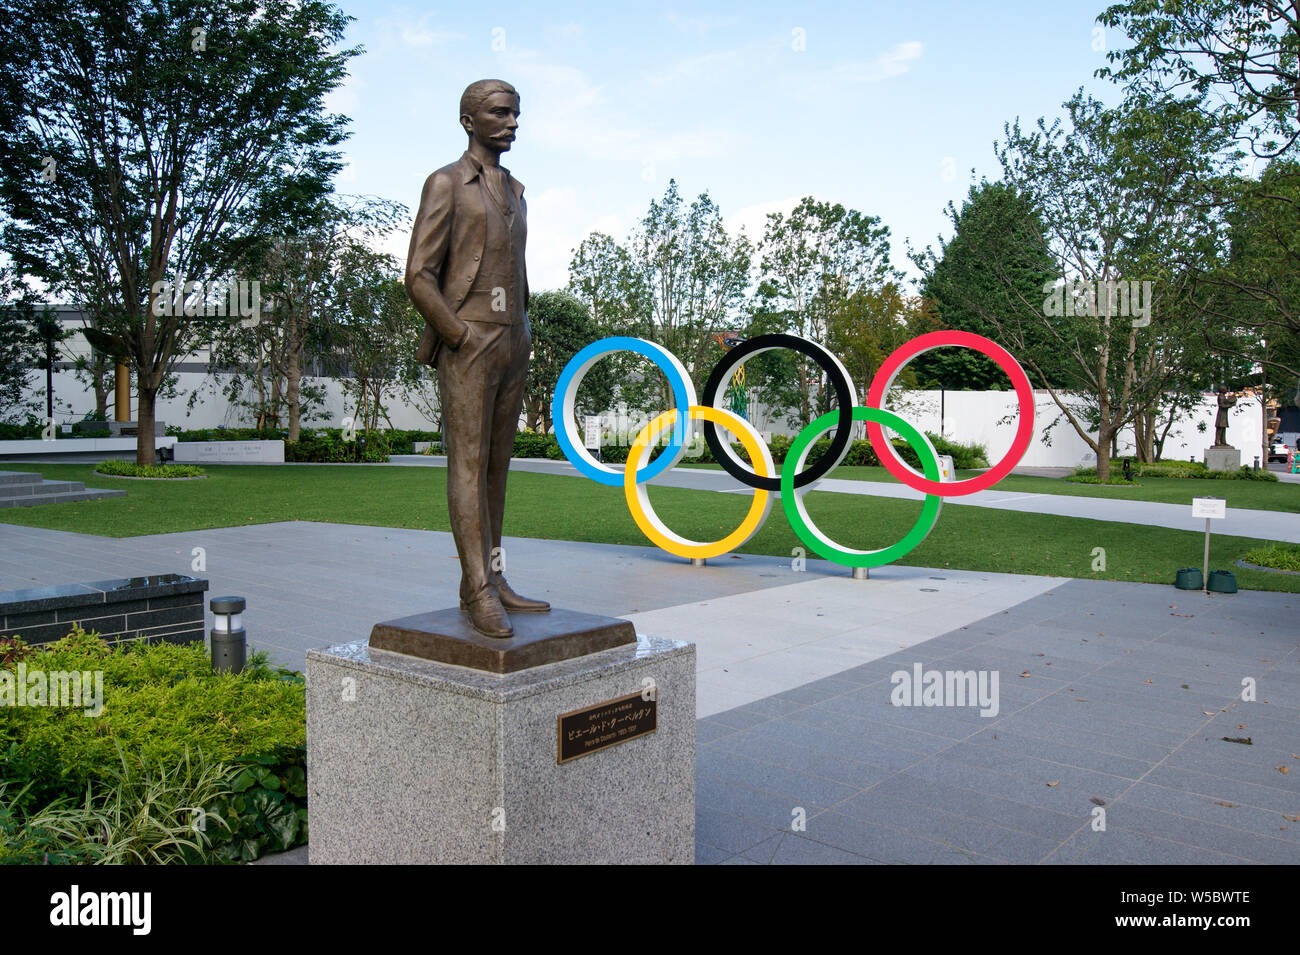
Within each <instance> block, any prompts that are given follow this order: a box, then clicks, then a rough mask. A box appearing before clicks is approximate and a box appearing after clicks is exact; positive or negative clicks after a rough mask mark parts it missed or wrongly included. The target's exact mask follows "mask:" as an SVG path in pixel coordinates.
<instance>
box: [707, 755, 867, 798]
mask: <svg viewBox="0 0 1300 955" xmlns="http://www.w3.org/2000/svg"><path fill="white" fill-rule="evenodd" d="M862 765H863V766H866V764H862ZM695 766H696V772H697V773H707V774H709V775H711V776H716V777H718V778H719V779H726V780H730V781H732V782H740V783H744V784H746V785H749V786H752V787H753V788H755V789H762V790H764V791H765V792H769V793H775V794H777V795H780V796H784V797H786V798H788V799H790V800H792V802H791V805H792V806H797V805H801V804H803V803H804V802H807V803H810V804H812V805H816V806H832V805H834V804H835V803H837V802H839V801H840V800H842V799H847V798H848V797H849V796H851V795H853V794H854V793H856V792H858V791H859V790H860V789H862V788H863V787H862V786H860V785H855V784H846V783H842V782H838V781H836V780H833V779H827V778H825V777H823V776H816V775H813V774H812V773H806V772H800V771H799V770H795V769H790V768H789V767H786V766H780V765H777V764H775V763H769V762H764V761H762V760H757V759H750V758H749V757H747V756H741V755H739V754H737V753H730V752H726V751H725V750H720V749H718V748H717V746H710V747H707V748H704V749H700V750H699V751H698V752H697V753H696V758H695ZM867 769H868V770H872V769H874V770H875V771H876V772H883V770H881V769H879V767H867ZM866 785H870V784H869V783H867V784H866Z"/></svg>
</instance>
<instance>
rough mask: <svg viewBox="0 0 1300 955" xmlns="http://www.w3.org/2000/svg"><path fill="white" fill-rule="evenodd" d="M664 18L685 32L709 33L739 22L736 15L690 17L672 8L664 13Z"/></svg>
mask: <svg viewBox="0 0 1300 955" xmlns="http://www.w3.org/2000/svg"><path fill="white" fill-rule="evenodd" d="M664 19H666V20H667V21H668V22H669V23H671V24H672V25H673V26H675V27H676V28H677V29H679V30H681V31H683V32H684V33H708V32H709V31H710V30H717V29H719V28H720V27H729V26H732V25H734V24H735V23H736V22H737V20H736V18H735V17H715V16H702V17H688V16H682V15H681V14H679V13H674V12H673V11H671V10H670V11H669V12H668V13H666V14H664Z"/></svg>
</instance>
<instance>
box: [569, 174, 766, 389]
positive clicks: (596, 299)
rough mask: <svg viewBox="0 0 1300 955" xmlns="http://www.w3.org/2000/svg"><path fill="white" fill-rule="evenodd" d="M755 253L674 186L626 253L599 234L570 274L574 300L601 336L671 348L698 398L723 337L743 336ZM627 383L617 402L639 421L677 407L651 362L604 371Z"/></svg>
mask: <svg viewBox="0 0 1300 955" xmlns="http://www.w3.org/2000/svg"><path fill="white" fill-rule="evenodd" d="M752 255H753V248H752V246H751V244H750V242H749V239H748V238H746V237H745V235H744V234H743V233H742V234H741V235H739V236H735V237H732V236H730V235H728V233H727V230H726V227H725V226H724V225H723V223H722V214H721V212H720V210H719V209H718V207H717V204H716V203H714V202H713V200H712V199H710V198H709V195H708V193H707V192H706V193H702V194H701V195H700V196H699V197H698V198H696V199H695V201H693V202H692V203H691V204H690V205H689V206H685V205H684V203H683V200H682V198H681V195H680V194H679V192H678V190H677V183H676V181H675V180H669V183H668V187H667V189H666V190H665V192H664V196H663V199H662V200H651V202H650V209H649V210H648V211H647V213H646V215H645V216H644V217H643V218H642V219H641V221H640V222H639V223H638V224H637V226H636V227H635V228H634V229H633V230H632V233H631V235H630V236H629V237H628V239H627V242H626V243H625V244H623V245H619V244H618V243H616V242H615V241H614V240H613V239H611V238H610V237H609V236H606V235H603V234H601V233H592V234H591V235H590V236H588V237H587V239H586V240H584V241H583V243H582V244H581V245H580V246H579V247H578V249H577V251H576V252H575V254H574V257H573V260H572V261H571V263H570V266H569V291H570V292H571V293H572V294H573V295H575V296H576V297H577V298H578V299H580V300H581V301H582V302H583V303H584V304H585V305H586V306H587V308H588V310H589V312H590V314H591V316H592V319H593V321H594V322H595V324H596V328H597V330H598V332H599V334H600V335H601V336H606V335H631V336H636V337H640V338H645V339H647V340H649V341H653V342H656V343H658V344H660V345H663V346H664V347H665V348H667V349H668V350H669V351H671V352H672V353H673V354H675V355H676V356H677V357H678V358H679V359H680V360H681V362H682V364H683V365H685V366H686V370H687V372H688V373H689V374H690V375H691V378H692V380H693V381H694V383H695V386H696V388H697V389H702V388H703V386H704V382H705V381H706V380H707V378H708V373H709V371H710V370H711V369H712V367H713V361H712V359H713V357H714V352H715V349H716V347H717V346H716V344H715V343H714V341H713V333H714V332H715V331H716V330H719V329H723V328H728V327H734V326H735V325H736V324H737V322H738V318H737V317H736V313H737V310H738V308H739V306H740V304H741V302H742V300H743V297H744V294H745V290H746V289H747V288H748V286H749V268H750V261H751V258H752ZM601 364H602V365H607V366H608V367H609V368H610V369H612V370H613V371H614V373H615V375H616V377H617V379H618V382H619V385H618V396H617V397H618V400H619V401H621V402H624V403H626V404H627V406H628V408H629V409H631V410H634V411H652V410H655V409H664V408H670V407H672V404H673V402H672V395H671V393H670V391H669V388H668V384H667V380H666V379H665V378H664V377H663V376H662V375H660V374H659V373H658V372H657V371H656V370H655V369H654V367H653V366H652V365H650V364H649V362H647V361H645V360H644V359H640V358H638V357H635V356H627V355H617V356H612V357H611V358H609V359H605V360H604V361H602V363H601Z"/></svg>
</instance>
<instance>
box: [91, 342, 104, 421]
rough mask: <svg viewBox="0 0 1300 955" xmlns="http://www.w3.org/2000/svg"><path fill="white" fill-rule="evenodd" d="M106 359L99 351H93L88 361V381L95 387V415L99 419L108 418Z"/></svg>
mask: <svg viewBox="0 0 1300 955" xmlns="http://www.w3.org/2000/svg"><path fill="white" fill-rule="evenodd" d="M107 376H108V359H107V358H106V357H105V356H104V354H103V353H102V352H100V351H95V352H93V360H92V361H91V363H90V382H91V385H92V386H93V387H94V389H95V416H96V417H97V418H100V419H101V420H106V419H107V418H108V383H107V382H106V381H105V380H104V379H105V378H106V377H107Z"/></svg>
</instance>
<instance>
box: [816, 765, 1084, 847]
mask: <svg viewBox="0 0 1300 955" xmlns="http://www.w3.org/2000/svg"><path fill="white" fill-rule="evenodd" d="M877 797H880V798H891V797H892V798H896V799H902V800H907V801H909V802H912V803H915V804H917V805H922V806H928V807H930V808H933V809H938V810H942V811H944V812H948V813H952V814H955V815H958V816H962V817H964V818H967V819H971V820H978V822H977V823H975V824H977V825H985V826H988V825H992V826H994V827H996V828H998V829H1005V830H1016V831H1019V832H1024V833H1027V834H1029V835H1033V836H1037V837H1041V838H1044V839H1049V840H1054V842H1055V843H1059V842H1060V841H1061V840H1062V839H1065V838H1066V837H1068V836H1069V835H1070V834H1071V833H1073V832H1075V831H1076V830H1077V829H1078V828H1079V826H1081V825H1083V824H1084V823H1086V822H1087V819H1088V812H1089V811H1090V810H1091V809H1092V806H1091V805H1090V804H1089V803H1088V802H1087V801H1086V800H1084V799H1082V798H1080V799H1078V800H1076V802H1077V805H1078V807H1079V808H1078V809H1077V810H1076V811H1075V812H1058V811H1057V810H1055V809H1046V808H1043V807H1041V806H1031V805H1028V804H1027V803H1022V802H1018V801H1016V800H1015V799H1006V798H1003V797H1001V796H997V795H993V794H991V793H988V792H984V791H981V790H975V789H966V788H962V787H960V786H958V785H955V784H949V783H946V782H938V781H936V780H935V779H933V778H926V777H925V776H923V775H920V774H919V773H918V772H917V771H916V770H909V771H908V772H906V773H900V774H898V775H896V776H894V777H892V778H890V779H887V780H885V781H884V782H882V783H880V784H879V785H878V786H875V787H874V788H872V789H870V790H868V791H867V792H866V793H864V794H863V795H861V796H857V797H854V798H853V799H851V800H848V801H847V802H845V803H841V804H840V805H839V806H836V807H835V808H836V809H837V810H840V811H843V812H849V813H850V814H854V815H860V816H862V817H863V818H870V812H871V806H872V803H873V801H874V800H875V799H876V798H877ZM1085 807H1086V808H1085Z"/></svg>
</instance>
